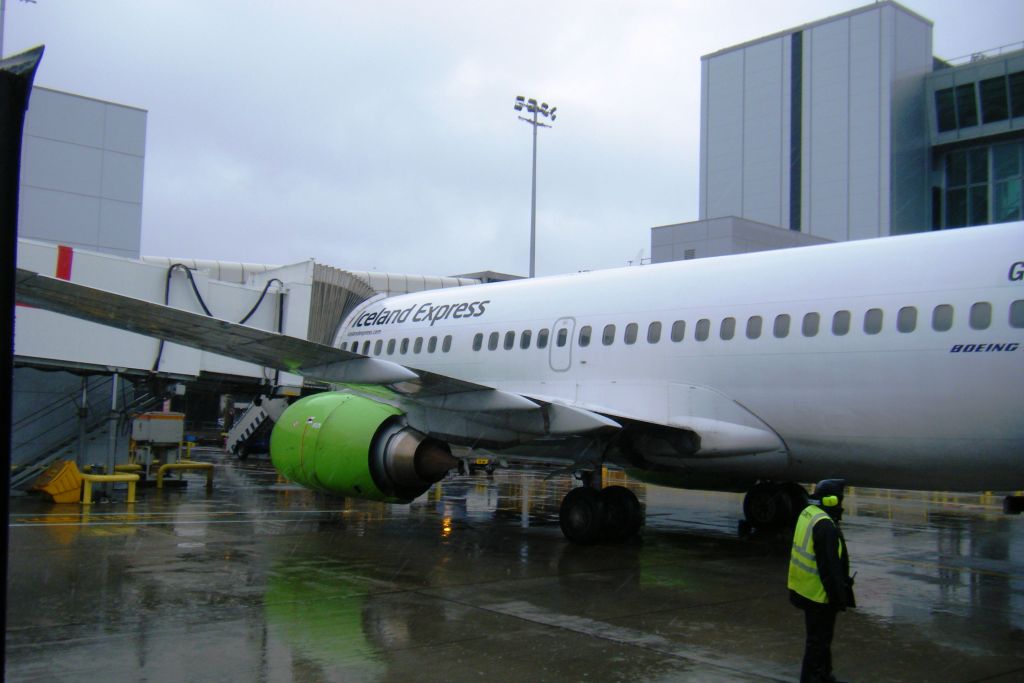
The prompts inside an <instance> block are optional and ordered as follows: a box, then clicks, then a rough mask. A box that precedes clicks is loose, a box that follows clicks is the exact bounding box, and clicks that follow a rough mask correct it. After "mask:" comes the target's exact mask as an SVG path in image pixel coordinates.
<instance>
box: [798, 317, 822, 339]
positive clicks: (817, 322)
mask: <svg viewBox="0 0 1024 683" xmlns="http://www.w3.org/2000/svg"><path fill="white" fill-rule="evenodd" d="M820 326H821V316H820V315H818V314H817V313H808V314H807V315H805V316H804V322H803V325H801V327H800V331H801V332H802V333H803V335H804V336H805V337H816V336H818V328H819V327H820Z"/></svg>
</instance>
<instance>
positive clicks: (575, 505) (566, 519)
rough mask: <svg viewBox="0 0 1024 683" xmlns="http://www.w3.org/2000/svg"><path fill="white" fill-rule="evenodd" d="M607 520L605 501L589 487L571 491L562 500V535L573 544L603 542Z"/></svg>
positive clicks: (559, 515)
mask: <svg viewBox="0 0 1024 683" xmlns="http://www.w3.org/2000/svg"><path fill="white" fill-rule="evenodd" d="M604 520H605V500H604V498H603V497H602V496H601V493H600V492H599V491H597V490H596V489H592V488H590V487H589V486H580V487H578V488H574V489H573V490H571V491H569V493H568V494H567V495H566V496H565V498H563V499H562V506H561V508H560V509H559V511H558V521H559V523H560V524H561V527H562V533H563V534H565V537H566V538H567V539H569V540H570V541H572V542H573V543H579V544H581V545H591V544H593V543H597V542H598V541H599V540H601V536H602V530H603V528H604Z"/></svg>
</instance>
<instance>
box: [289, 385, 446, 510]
mask: <svg viewBox="0 0 1024 683" xmlns="http://www.w3.org/2000/svg"><path fill="white" fill-rule="evenodd" d="M270 457H271V460H272V461H273V463H274V467H275V468H276V469H277V471H278V472H280V473H281V475H282V476H284V477H286V478H287V479H289V480H290V481H294V482H296V483H298V484H302V485H303V486H306V487H308V488H311V489H315V490H318V491H323V492H325V493H333V494H337V495H344V496H354V497H357V498H366V499H370V500H382V501H387V502H389V503H408V502H409V501H411V500H412V499H414V498H416V497H417V496H419V495H421V494H423V493H425V492H426V490H427V489H429V488H430V486H431V485H432V484H434V483H435V482H437V481H440V480H441V478H442V477H444V475H445V473H446V472H448V470H450V469H451V468H453V467H455V466H456V465H457V464H458V461H457V460H456V459H455V458H454V457H453V456H452V454H451V449H450V448H449V447H448V444H446V443H444V442H443V441H438V440H437V439H433V438H430V437H428V436H426V435H424V434H422V433H420V432H418V431H416V430H415V429H412V428H411V427H409V426H408V425H407V424H406V422H405V419H404V415H403V413H402V411H401V410H399V409H398V408H395V407H393V406H390V405H387V404H385V403H381V402H379V401H374V400H372V399H369V398H364V397H362V396H356V395H353V394H348V393H342V392H326V393H322V394H315V395H313V396H307V397H306V398H303V399H301V400H299V401H296V402H295V403H294V404H292V405H291V406H289V407H288V409H287V410H285V412H284V414H282V415H281V418H280V419H279V420H278V421H277V424H276V425H274V431H273V433H272V434H271V436H270Z"/></svg>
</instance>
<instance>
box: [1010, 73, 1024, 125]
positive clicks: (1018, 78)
mask: <svg viewBox="0 0 1024 683" xmlns="http://www.w3.org/2000/svg"><path fill="white" fill-rule="evenodd" d="M1006 80H1007V81H1008V82H1009V86H1010V116H1012V117H1013V118H1017V117H1018V116H1024V71H1018V72H1016V73H1012V74H1010V75H1009V76H1007V78H1006Z"/></svg>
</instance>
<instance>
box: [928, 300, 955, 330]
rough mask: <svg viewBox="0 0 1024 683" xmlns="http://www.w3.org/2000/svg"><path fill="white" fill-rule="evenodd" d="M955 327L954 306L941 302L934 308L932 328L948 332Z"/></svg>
mask: <svg viewBox="0 0 1024 683" xmlns="http://www.w3.org/2000/svg"><path fill="white" fill-rule="evenodd" d="M952 327H953V307H952V306H950V305H949V304H939V305H938V306H936V307H935V308H934V309H933V310H932V329H933V330H935V331H936V332H946V331H948V330H949V329H950V328H952Z"/></svg>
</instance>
